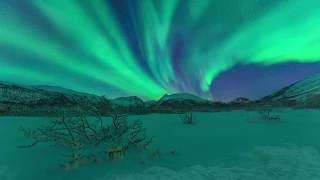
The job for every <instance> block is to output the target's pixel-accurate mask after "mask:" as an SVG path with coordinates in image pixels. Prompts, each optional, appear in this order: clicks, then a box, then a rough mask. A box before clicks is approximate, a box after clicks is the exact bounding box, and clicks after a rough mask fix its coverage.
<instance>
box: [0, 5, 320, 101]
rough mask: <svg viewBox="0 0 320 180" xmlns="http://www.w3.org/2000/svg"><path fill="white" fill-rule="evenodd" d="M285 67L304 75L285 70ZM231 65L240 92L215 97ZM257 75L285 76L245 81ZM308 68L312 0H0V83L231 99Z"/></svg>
mask: <svg viewBox="0 0 320 180" xmlns="http://www.w3.org/2000/svg"><path fill="white" fill-rule="evenodd" d="M293 65H294V67H295V70H298V71H303V72H304V73H300V74H299V75H296V74H295V72H294V71H290V72H289V71H287V69H288V67H291V66H293ZM238 67H241V68H242V70H241V71H243V72H246V73H248V74H249V75H247V76H246V77H244V76H240V77H243V78H244V79H237V82H238V83H239V82H240V83H241V82H243V83H247V84H250V86H249V85H248V86H247V87H248V89H246V90H243V91H241V93H237V92H236V91H232V92H230V95H218V94H221V92H223V91H225V89H223V88H221V86H220V87H219V86H218V84H215V81H217V80H218V79H219V76H220V78H222V79H224V82H225V83H226V84H228V83H232V82H233V80H232V79H233V78H234V76H237V74H236V73H234V74H235V75H234V76H233V77H231V76H230V77H229V76H228V78H223V77H222V75H223V74H225V73H227V72H231V74H232V73H233V72H236V71H237V69H238ZM257 69H258V72H256V71H257ZM275 69H277V70H276V71H275ZM284 71H285V72H284ZM250 72H252V73H250ZM255 72H256V73H265V74H268V76H269V77H270V78H276V77H287V78H286V79H284V78H281V80H278V81H277V80H274V81H272V82H274V83H275V84H274V85H272V86H270V84H268V83H267V82H271V81H265V82H266V83H264V82H263V79H260V80H259V79H251V80H249V78H250V77H251V76H255V74H254V73H255ZM316 72H320V1H319V0H290V1H287V0H228V1H227V0H226V1H224V0H139V1H134V0H131V1H130V0H92V1H86V0H15V1H13V0H0V80H5V81H10V82H16V83H21V84H47V85H55V86H61V87H65V88H70V89H74V90H77V91H83V92H89V93H95V94H106V95H107V96H109V97H117V96H127V95H137V96H139V97H141V98H143V99H158V98H160V97H161V96H162V95H163V94H165V93H170V94H171V93H178V92H188V93H193V94H197V95H199V96H202V97H204V98H213V99H229V98H228V97H230V98H233V96H241V95H242V94H243V93H244V94H245V95H248V96H252V97H257V96H259V95H261V94H259V93H254V94H253V95H252V93H251V91H253V90H252V88H251V86H252V87H254V86H255V84H259V86H260V87H261V88H260V89H265V90H266V91H265V92H263V93H267V92H268V91H269V92H270V90H273V89H274V88H279V87H283V86H285V85H288V83H292V82H294V81H296V80H300V79H301V78H304V77H306V76H309V75H311V74H313V73H316ZM283 74H286V75H285V76H281V75H283ZM226 77H227V76H226ZM299 78H300V79H299ZM265 79H266V78H265ZM265 79H264V80H265ZM248 81H250V82H248ZM219 83H220V84H221V82H219ZM263 85H264V86H263ZM231 87H232V88H233V89H235V88H236V87H237V86H231ZM241 87H242V88H245V87H246V85H245V84H244V85H242V86H241ZM249 87H250V88H249ZM250 89H251V91H250ZM218 91H219V92H218ZM259 91H261V90H259ZM226 92H228V91H226Z"/></svg>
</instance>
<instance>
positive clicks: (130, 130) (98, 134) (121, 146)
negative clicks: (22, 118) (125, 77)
mask: <svg viewBox="0 0 320 180" xmlns="http://www.w3.org/2000/svg"><path fill="white" fill-rule="evenodd" d="M92 108H93V113H94V114H95V120H92V119H87V117H86V116H85V114H84V112H83V111H82V110H81V109H80V108H76V109H74V110H73V111H66V110H62V111H60V112H57V115H59V118H58V119H54V120H51V121H50V125H46V126H41V127H39V128H37V129H30V128H28V127H22V126H20V131H22V132H24V135H25V137H28V138H32V139H34V142H33V143H32V144H29V145H24V146H18V147H17V148H18V149H22V148H30V147H33V146H35V145H37V144H38V143H40V142H51V143H53V145H54V146H57V147H64V148H66V149H69V150H71V152H70V153H68V154H63V156H64V157H66V158H69V160H68V161H67V162H64V163H60V166H61V167H70V166H76V165H78V164H79V163H82V164H83V163H90V162H97V161H101V159H104V158H106V159H108V160H115V159H120V158H122V157H123V156H124V155H125V153H126V151H127V150H128V149H129V148H131V147H141V146H142V147H146V146H147V145H148V144H149V143H150V142H151V141H152V139H153V137H151V138H150V139H149V140H147V138H146V129H145V128H143V127H142V122H141V121H140V119H137V120H135V121H133V122H132V123H129V122H128V121H127V117H128V115H127V114H119V113H118V112H117V111H116V110H115V109H112V111H111V112H109V117H111V118H112V123H109V124H105V122H104V119H103V118H102V116H101V115H100V113H99V111H98V109H96V108H95V107H92ZM70 112H72V113H73V114H74V115H69V113H70Z"/></svg>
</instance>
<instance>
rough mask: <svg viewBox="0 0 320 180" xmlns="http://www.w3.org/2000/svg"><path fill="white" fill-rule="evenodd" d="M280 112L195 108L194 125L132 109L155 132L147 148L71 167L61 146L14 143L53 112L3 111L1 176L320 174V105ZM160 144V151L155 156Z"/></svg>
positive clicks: (285, 178)
mask: <svg viewBox="0 0 320 180" xmlns="http://www.w3.org/2000/svg"><path fill="white" fill-rule="evenodd" d="M278 114H279V115H280V116H281V119H282V120H283V122H282V123H280V124H278V123H271V122H267V121H263V120H261V119H260V116H259V115H258V113H256V112H249V115H248V114H243V113H242V112H220V113H196V116H197V120H198V121H199V122H198V123H197V124H195V125H187V124H182V123H181V121H180V118H179V116H178V115H163V114H160V115H158V114H153V115H146V116H130V117H129V119H135V118H137V117H141V120H142V121H143V122H144V126H145V127H146V128H147V134H148V135H150V136H151V135H154V140H153V142H152V143H151V144H150V145H149V147H148V149H147V150H146V151H144V152H142V153H139V154H137V153H132V154H130V152H129V154H128V157H126V158H125V159H123V160H121V161H114V162H104V163H98V164H91V165H88V166H86V167H80V168H78V169H75V170H69V171H65V170H63V169H61V168H60V167H59V166H58V162H59V159H61V153H63V152H64V151H63V149H61V148H56V147H52V146H50V145H49V144H39V145H37V146H35V147H33V148H29V149H21V150H18V149H16V148H15V146H17V145H25V144H28V143H29V142H30V140H28V139H25V138H24V137H23V133H22V132H19V131H18V130H19V126H20V125H28V126H29V127H37V126H39V125H42V124H47V123H48V122H49V118H42V117H41V118H40V117H0V134H1V136H0V144H1V145H0V146H1V148H0V153H1V157H0V180H11V179H17V180H44V179H46V180H64V179H68V180H73V179H74V180H82V179H83V180H87V179H90V180H107V179H114V180H122V179H136V180H144V179H146V180H153V179H159V180H160V179H161V180H162V179H163V180H165V179H172V180H173V179H174V180H178V179H186V180H188V179H194V180H202V179H210V180H216V179H217V180H220V179H222V180H227V179H228V180H242V179H243V180H257V179H259V180H264V179H270V180H271V179H281V180H295V179H296V180H304V179H305V180H313V179H314V180H318V179H320V111H317V110H299V111H291V112H284V113H276V112H274V113H273V115H278ZM158 148H159V152H160V153H159V154H162V155H161V157H158V156H156V157H155V156H152V154H153V153H154V152H156V151H157V149H158ZM173 150H179V153H178V154H176V155H172V154H170V151H173ZM142 161H143V162H144V163H141V162H142Z"/></svg>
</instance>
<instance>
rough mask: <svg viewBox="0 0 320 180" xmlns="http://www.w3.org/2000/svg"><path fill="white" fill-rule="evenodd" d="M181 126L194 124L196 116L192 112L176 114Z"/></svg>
mask: <svg viewBox="0 0 320 180" xmlns="http://www.w3.org/2000/svg"><path fill="white" fill-rule="evenodd" d="M177 114H178V115H179V116H180V119H181V121H182V123H183V124H196V122H197V121H196V116H195V115H194V114H193V113H192V112H187V113H184V114H182V113H177Z"/></svg>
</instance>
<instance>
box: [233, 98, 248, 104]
mask: <svg viewBox="0 0 320 180" xmlns="http://www.w3.org/2000/svg"><path fill="white" fill-rule="evenodd" d="M231 102H232V103H249V102H251V100H250V99H249V98H246V97H237V98H235V99H234V100H232V101H231Z"/></svg>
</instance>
